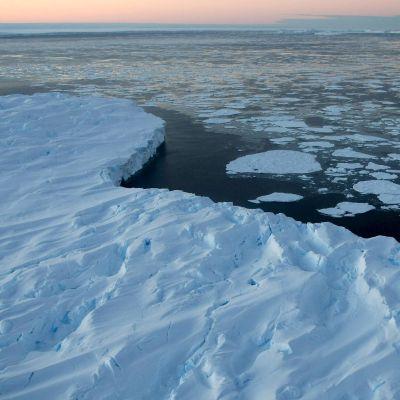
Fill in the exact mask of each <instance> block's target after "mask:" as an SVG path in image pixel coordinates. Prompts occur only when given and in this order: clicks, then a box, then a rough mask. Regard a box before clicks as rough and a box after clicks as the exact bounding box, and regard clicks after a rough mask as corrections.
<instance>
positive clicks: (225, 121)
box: [204, 118, 232, 125]
mask: <svg viewBox="0 0 400 400" xmlns="http://www.w3.org/2000/svg"><path fill="white" fill-rule="evenodd" d="M230 122H232V121H231V120H230V119H229V118H209V119H206V120H205V121H204V123H205V124H208V125H219V124H221V125H223V124H229V123H230Z"/></svg>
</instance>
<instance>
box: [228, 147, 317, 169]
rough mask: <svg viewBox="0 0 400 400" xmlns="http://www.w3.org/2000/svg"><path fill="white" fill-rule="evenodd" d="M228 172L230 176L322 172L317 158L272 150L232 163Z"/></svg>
mask: <svg viewBox="0 0 400 400" xmlns="http://www.w3.org/2000/svg"><path fill="white" fill-rule="evenodd" d="M226 170H227V172H228V173H229V174H239V173H259V174H308V173H312V172H317V171H320V170H321V165H320V163H319V162H318V161H317V160H316V158H315V156H313V155H311V154H307V153H302V152H300V151H294V150H271V151H266V152H264V153H257V154H251V155H247V156H244V157H240V158H237V159H236V160H234V161H231V162H230V163H229V164H228V165H227V166H226Z"/></svg>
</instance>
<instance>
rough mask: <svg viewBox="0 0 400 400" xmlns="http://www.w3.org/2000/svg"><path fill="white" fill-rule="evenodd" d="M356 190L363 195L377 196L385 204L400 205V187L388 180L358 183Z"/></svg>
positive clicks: (355, 186)
mask: <svg viewBox="0 0 400 400" xmlns="http://www.w3.org/2000/svg"><path fill="white" fill-rule="evenodd" d="M354 190H356V191H357V192H359V193H362V194H375V195H377V196H378V198H379V200H380V201H381V202H382V203H385V204H400V185H398V184H397V183H394V182H391V181H388V180H371V181H362V182H358V183H356V184H355V185H354Z"/></svg>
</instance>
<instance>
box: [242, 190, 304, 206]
mask: <svg viewBox="0 0 400 400" xmlns="http://www.w3.org/2000/svg"><path fill="white" fill-rule="evenodd" d="M301 199H303V196H300V195H298V194H293V193H279V192H277V193H271V194H268V195H266V196H260V197H257V198H256V199H255V200H249V202H251V203H256V204H258V203H267V202H279V203H291V202H294V201H299V200H301Z"/></svg>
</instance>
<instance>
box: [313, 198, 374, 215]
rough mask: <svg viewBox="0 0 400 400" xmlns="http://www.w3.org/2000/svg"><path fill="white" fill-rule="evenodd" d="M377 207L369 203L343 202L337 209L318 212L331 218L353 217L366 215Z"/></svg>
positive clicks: (324, 209)
mask: <svg viewBox="0 0 400 400" xmlns="http://www.w3.org/2000/svg"><path fill="white" fill-rule="evenodd" d="M374 208H375V207H374V206H371V205H370V204H368V203H354V202H343V203H339V204H338V205H337V206H336V207H332V208H323V209H321V210H318V211H319V212H320V213H321V214H325V215H330V216H331V217H337V218H338V217H352V216H354V215H357V214H364V213H366V212H368V211H371V210H373V209H374Z"/></svg>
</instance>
